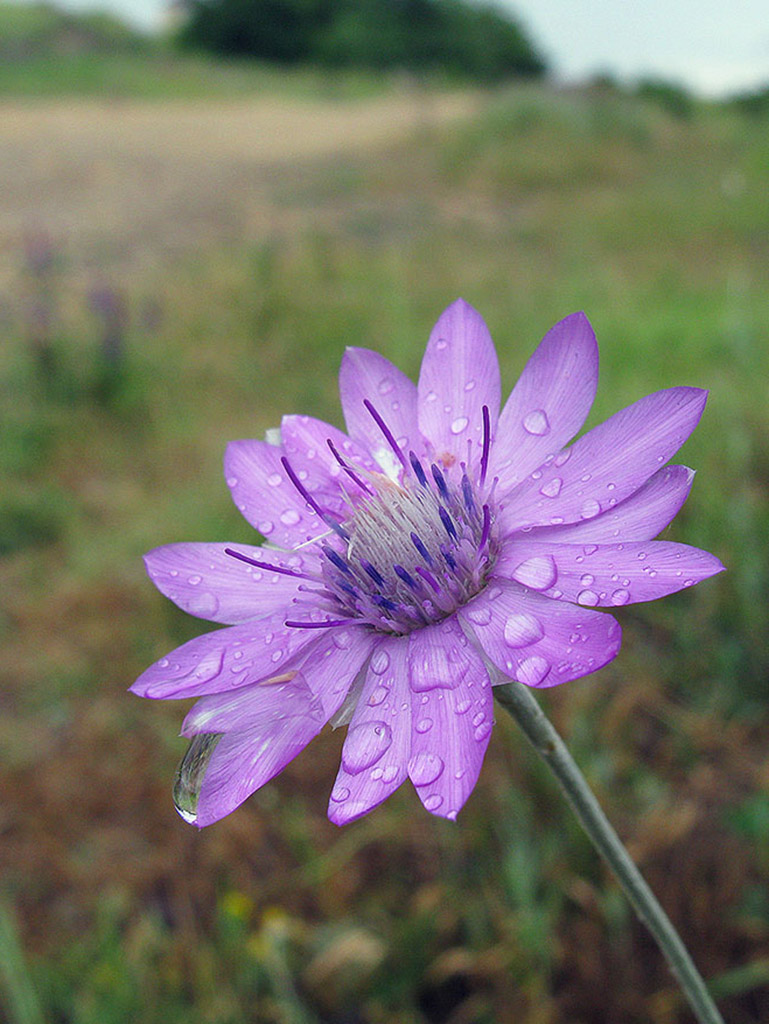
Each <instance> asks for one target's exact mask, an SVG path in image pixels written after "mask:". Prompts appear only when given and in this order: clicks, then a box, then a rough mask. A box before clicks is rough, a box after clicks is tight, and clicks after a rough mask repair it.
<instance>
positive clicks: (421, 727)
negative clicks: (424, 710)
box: [414, 718, 433, 735]
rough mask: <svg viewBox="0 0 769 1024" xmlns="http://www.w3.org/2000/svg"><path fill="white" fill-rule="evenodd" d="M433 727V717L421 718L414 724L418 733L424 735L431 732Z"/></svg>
mask: <svg viewBox="0 0 769 1024" xmlns="http://www.w3.org/2000/svg"><path fill="white" fill-rule="evenodd" d="M432 727H433V720H432V718H421V719H420V720H419V721H418V722H417V724H416V725H415V726H414V728H415V729H416V731H417V732H418V733H421V734H422V735H424V734H425V733H426V732H429V731H430V730H431V729H432Z"/></svg>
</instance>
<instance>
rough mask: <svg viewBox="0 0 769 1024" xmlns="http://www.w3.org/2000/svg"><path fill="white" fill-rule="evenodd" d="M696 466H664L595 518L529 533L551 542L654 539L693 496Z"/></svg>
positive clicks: (581, 542) (576, 542)
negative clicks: (631, 492)
mask: <svg viewBox="0 0 769 1024" xmlns="http://www.w3.org/2000/svg"><path fill="white" fill-rule="evenodd" d="M693 480H694V470H693V469H688V468H687V467H686V466H663V468H662V469H658V470H657V472H656V473H655V474H654V475H653V476H651V477H650V478H649V479H648V480H647V481H646V483H645V484H644V485H643V486H642V487H639V488H638V490H637V491H635V492H634V493H633V494H631V496H630V497H629V498H625V500H624V501H621V502H620V503H619V504H618V505H615V506H614V507H613V508H610V509H609V510H608V511H606V512H602V513H601V515H599V516H596V517H595V519H583V520H582V522H580V523H568V524H567V525H565V526H544V527H539V528H537V529H534V530H529V531H527V533H526V536H527V538H529V539H530V540H543V541H548V542H549V543H551V544H567V543H571V542H573V543H575V544H608V543H609V542H611V541H613V540H616V539H617V538H622V539H623V540H651V539H652V538H653V537H656V536H657V534H658V533H661V532H662V530H664V529H665V527H666V526H667V525H668V524H669V523H670V522H671V520H672V519H674V518H675V516H676V514H677V512H678V511H679V509H680V508H681V506H682V505H683V503H684V502H685V501H686V499H687V497H688V496H689V491H690V489H691V486H692V481H693Z"/></svg>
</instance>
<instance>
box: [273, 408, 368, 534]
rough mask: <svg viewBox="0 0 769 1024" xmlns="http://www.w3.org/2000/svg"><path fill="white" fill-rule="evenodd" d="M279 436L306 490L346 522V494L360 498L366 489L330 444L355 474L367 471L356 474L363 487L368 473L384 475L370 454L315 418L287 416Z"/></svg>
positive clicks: (327, 424) (334, 428)
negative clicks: (330, 444)
mask: <svg viewBox="0 0 769 1024" xmlns="http://www.w3.org/2000/svg"><path fill="white" fill-rule="evenodd" d="M280 432H281V438H282V440H283V450H284V452H285V454H286V456H287V458H288V460H289V462H290V463H291V466H292V468H293V469H294V470H295V471H296V473H297V475H298V476H299V479H300V480H301V482H302V484H303V486H304V487H306V488H307V490H308V491H309V492H310V494H312V496H313V498H315V500H316V501H318V502H319V503H320V505H321V506H322V507H323V508H328V509H333V510H334V511H336V512H338V513H339V514H340V515H341V516H342V518H347V517H348V516H349V514H350V506H349V504H348V502H347V501H346V500H345V491H347V492H349V493H352V494H361V493H362V492H363V487H361V484H360V483H358V482H357V481H356V477H355V476H351V475H350V474H349V473H347V472H345V470H344V469H343V468H342V467H341V466H340V464H339V462H338V461H337V459H336V458H335V457H334V455H333V453H332V451H331V449H330V448H329V445H328V442H329V440H330V441H331V443H332V444H333V445H334V447H335V448H336V450H337V452H338V453H339V455H340V456H341V457H342V459H344V461H345V462H346V463H347V465H348V466H349V468H350V469H351V470H352V471H353V473H355V471H356V469H357V470H360V469H363V470H364V471H365V472H364V473H362V474H361V473H358V474H356V476H357V478H358V480H360V481H361V482H363V483H364V484H365V477H366V474H367V473H371V472H381V470H380V467H379V465H378V464H377V463H376V462H375V461H374V459H372V457H371V455H370V454H369V452H368V450H367V449H366V448H365V447H363V445H361V444H358V443H357V442H355V441H352V440H350V438H349V437H348V436H347V434H344V433H343V432H342V431H341V430H339V429H338V428H337V427H332V426H331V424H330V423H324V422H323V420H316V419H313V417H312V416H284V417H283V419H282V421H281V425H280Z"/></svg>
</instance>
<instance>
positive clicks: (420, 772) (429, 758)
mask: <svg viewBox="0 0 769 1024" xmlns="http://www.w3.org/2000/svg"><path fill="white" fill-rule="evenodd" d="M444 767H445V765H444V763H443V761H442V760H441V758H440V757H438V755H437V754H431V753H429V752H427V751H422V752H421V753H419V754H417V755H416V757H412V758H411V760H410V761H409V778H410V779H411V781H412V782H413V783H414V785H415V786H429V785H430V783H431V782H435V780H436V779H437V778H439V777H440V775H441V773H442V772H443V769H444Z"/></svg>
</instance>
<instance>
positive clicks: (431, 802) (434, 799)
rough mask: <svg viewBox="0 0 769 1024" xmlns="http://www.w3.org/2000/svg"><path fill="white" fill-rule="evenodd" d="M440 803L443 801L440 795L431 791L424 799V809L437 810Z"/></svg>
mask: <svg viewBox="0 0 769 1024" xmlns="http://www.w3.org/2000/svg"><path fill="white" fill-rule="evenodd" d="M442 803H443V797H442V796H440V795H439V794H438V793H433V795H432V796H428V798H427V799H426V800H425V804H424V806H425V810H427V811H437V810H438V808H439V807H440V806H441V804H442Z"/></svg>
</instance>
